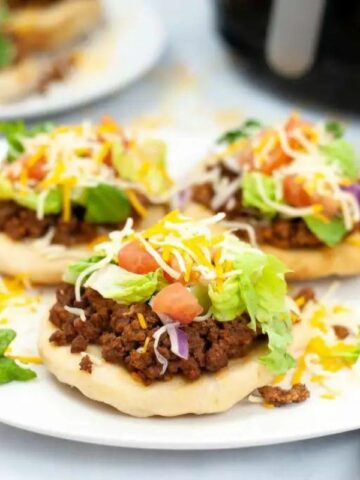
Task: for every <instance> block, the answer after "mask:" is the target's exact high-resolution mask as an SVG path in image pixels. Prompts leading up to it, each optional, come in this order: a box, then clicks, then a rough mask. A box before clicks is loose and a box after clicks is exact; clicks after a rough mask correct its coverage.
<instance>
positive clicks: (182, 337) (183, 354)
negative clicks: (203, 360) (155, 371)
mask: <svg viewBox="0 0 360 480" xmlns="http://www.w3.org/2000/svg"><path fill="white" fill-rule="evenodd" d="M165 332H167V333H168V335H169V338H170V344H171V351H172V352H173V353H174V354H175V355H176V356H178V357H179V358H183V359H184V360H187V359H188V358H189V343H188V339H187V335H186V333H185V332H184V331H183V330H181V328H179V324H178V323H166V324H165V325H163V326H162V327H160V328H159V330H157V331H156V332H155V333H154V334H153V338H154V339H155V342H154V352H155V356H156V359H157V361H158V362H159V363H160V364H161V365H162V370H161V375H164V373H165V372H166V369H167V367H168V363H169V362H168V361H167V359H166V358H165V357H164V356H163V355H161V353H160V352H159V350H158V346H159V341H160V338H161V336H162V334H163V333H165Z"/></svg>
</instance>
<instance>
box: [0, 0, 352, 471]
mask: <svg viewBox="0 0 360 480" xmlns="http://www.w3.org/2000/svg"><path fill="white" fill-rule="evenodd" d="M149 1H150V0H149ZM150 3H151V4H153V5H154V6H155V8H156V9H157V10H158V11H159V13H160V14H161V15H162V17H163V19H164V22H165V24H166V26H167V28H168V34H169V44H168V48H167V51H166V52H165V54H164V56H163V58H162V61H161V64H160V65H159V66H158V67H156V68H155V69H154V70H153V71H152V72H151V73H150V74H148V75H147V76H146V77H145V78H144V79H143V80H141V81H139V82H137V83H136V84H134V85H133V86H131V87H130V88H128V89H127V90H126V91H124V92H121V93H119V94H118V95H116V96H113V97H111V98H108V99H106V100H104V101H102V102H101V103H98V104H96V105H91V106H88V107H86V108H83V109H82V110H80V111H76V112H71V113H70V114H67V115H62V116H60V117H59V120H60V121H62V120H64V121H69V120H78V119H80V118H82V117H88V118H98V117H99V116H100V115H101V114H102V113H105V112H107V113H110V114H111V115H113V116H114V117H116V118H117V119H119V120H122V121H124V122H127V121H132V120H133V119H134V118H136V117H138V116H139V115H145V117H146V121H147V122H152V123H154V122H160V123H161V122H163V121H164V118H165V117H166V118H167V121H169V122H171V123H172V124H173V123H174V122H176V124H177V125H180V126H181V128H184V129H189V128H191V129H192V130H195V131H196V130H197V129H199V130H202V129H204V128H206V127H209V126H213V124H214V119H216V121H217V122H219V121H220V119H221V122H225V121H228V122H230V121H231V120H232V121H236V119H237V117H238V116H246V115H251V116H253V117H256V116H259V117H261V118H265V119H271V118H276V117H277V118H279V117H282V116H284V115H286V114H287V113H288V112H289V111H290V110H291V109H293V108H294V107H296V108H301V109H302V110H304V111H306V113H307V114H308V115H310V116H311V117H315V118H316V117H317V116H319V115H327V114H330V113H334V112H331V111H326V110H323V111H321V110H318V109H315V108H312V106H311V105H309V104H307V106H306V107H305V106H304V105H301V104H300V105H299V102H297V101H293V102H291V99H290V100H289V98H278V97H276V96H275V95H273V94H272V93H271V92H263V91H261V90H260V89H259V87H258V86H257V85H256V84H254V82H253V81H252V80H251V79H249V78H248V77H247V75H246V72H245V67H244V71H243V72H240V71H239V70H236V69H235V68H234V66H233V65H232V63H231V62H230V61H229V58H228V57H227V55H226V54H225V52H224V49H223V47H222V46H221V43H220V41H219V40H218V39H217V37H216V36H215V34H214V33H213V30H212V28H213V25H212V18H211V9H210V5H211V2H210V0H182V1H181V2H180V1H174V0H173V1H171V0H151V1H150ZM244 72H245V73H244ZM335 113H336V112H335ZM159 114H161V115H160V116H159ZM349 120H351V125H350V134H351V135H352V136H353V138H355V137H356V135H355V129H356V128H357V127H358V126H359V123H358V119H356V118H352V119H349ZM144 121H145V120H144ZM0 394H1V392H0ZM329 422H331V419H329ZM359 450H360V436H359V434H358V432H352V433H347V434H342V435H337V436H332V437H328V438H323V439H316V440H309V441H305V442H298V443H293V444H287V445H278V446H274V447H264V448H251V449H244V450H228V451H219V452H214V451H211V452H199V451H197V452H156V451H141V450H128V449H117V448H109V447H99V446H94V445H85V444H80V443H74V442H69V441H63V440H57V439H53V438H46V437H41V436H39V435H36V434H32V433H27V432H22V431H20V430H16V429H13V428H10V427H7V426H3V425H0V465H1V478H4V479H6V480H17V479H19V480H20V479H21V480H23V479H25V478H26V479H27V480H32V479H36V480H41V479H45V478H46V479H48V478H53V479H54V480H56V479H60V478H61V479H62V478H66V479H73V478H74V479H75V478H81V479H86V480H92V479H105V478H110V477H111V478H113V477H114V478H118V479H122V478H144V479H145V478H146V479H147V480H152V479H156V480H161V479H165V478H171V480H177V479H181V480H184V479H185V478H189V479H192V478H199V476H201V477H203V478H206V479H208V480H211V479H218V478H219V477H220V478H221V479H223V480H226V479H232V478H247V477H250V476H251V478H253V479H256V480H262V479H267V480H271V479H276V480H282V479H289V478H291V479H292V480H310V479H314V480H315V479H316V480H321V479H325V478H326V480H336V479H339V480H341V479H346V478H349V479H350V478H358V477H359V471H360V457H359Z"/></svg>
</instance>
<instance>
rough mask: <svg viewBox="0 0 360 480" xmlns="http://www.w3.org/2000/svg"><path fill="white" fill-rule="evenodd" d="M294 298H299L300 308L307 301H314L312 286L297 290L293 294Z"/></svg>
mask: <svg viewBox="0 0 360 480" xmlns="http://www.w3.org/2000/svg"><path fill="white" fill-rule="evenodd" d="M294 300H295V301H296V300H301V302H300V305H299V306H300V309H301V308H303V307H304V306H305V305H306V304H307V303H308V302H310V301H312V300H313V301H315V300H316V295H315V292H314V290H313V289H312V288H310V287H305V288H301V289H300V290H299V291H298V292H296V295H294Z"/></svg>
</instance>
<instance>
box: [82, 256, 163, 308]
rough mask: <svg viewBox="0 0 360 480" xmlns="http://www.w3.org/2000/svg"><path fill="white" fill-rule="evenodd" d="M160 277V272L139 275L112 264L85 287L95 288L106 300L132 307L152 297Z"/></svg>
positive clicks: (88, 281)
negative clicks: (109, 299)
mask: <svg viewBox="0 0 360 480" xmlns="http://www.w3.org/2000/svg"><path fill="white" fill-rule="evenodd" d="M158 275H159V270H157V271H156V272H152V273H148V274H146V275H138V274H135V273H131V272H128V271H127V270H124V269H123V268H120V267H119V266H117V265H113V264H110V265H107V266H106V267H104V268H102V269H100V270H98V271H97V272H95V273H93V274H92V275H91V276H90V278H89V279H88V280H87V281H86V283H85V286H87V287H91V288H93V289H94V290H96V291H97V292H99V293H100V295H101V296H102V297H104V298H111V299H112V300H116V301H117V302H119V303H123V304H126V305H130V304H132V303H140V302H146V301H147V300H149V299H150V298H151V297H152V295H153V294H154V293H155V291H156V289H157V286H158Z"/></svg>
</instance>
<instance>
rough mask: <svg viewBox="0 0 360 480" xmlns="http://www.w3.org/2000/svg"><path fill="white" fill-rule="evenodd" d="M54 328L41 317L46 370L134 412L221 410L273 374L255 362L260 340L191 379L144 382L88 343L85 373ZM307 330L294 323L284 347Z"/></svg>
mask: <svg viewBox="0 0 360 480" xmlns="http://www.w3.org/2000/svg"><path fill="white" fill-rule="evenodd" d="M55 330H56V328H55V327H54V325H52V324H51V323H50V321H49V320H48V319H47V318H46V319H44V321H43V324H42V327H41V331H40V339H39V351H40V354H41V356H42V358H43V360H44V363H45V366H46V367H47V368H48V370H49V371H50V372H51V373H52V374H53V375H55V377H56V378H57V379H58V380H59V381H60V382H62V383H65V384H67V385H70V386H72V387H75V388H77V389H78V390H80V391H81V392H82V393H83V394H84V395H85V396H86V397H89V398H91V399H93V400H97V401H99V402H103V403H106V404H108V405H111V406H112V407H114V408H116V409H117V410H119V411H120V412H123V413H126V414H128V415H132V416H135V417H149V416H154V415H160V416H164V417H174V416H178V415H185V414H189V413H191V414H196V415H202V414H208V413H217V412H223V411H226V410H228V409H230V408H231V407H232V406H234V405H235V404H236V403H238V402H239V401H240V400H242V399H244V398H245V397H247V396H248V395H249V394H250V393H251V392H252V391H254V390H255V389H256V388H259V387H262V386H264V385H267V384H268V383H269V382H271V381H272V379H273V375H272V374H271V373H270V372H269V371H268V370H267V369H266V367H264V366H263V365H261V364H260V363H259V362H258V359H259V357H260V356H262V355H263V354H264V353H265V352H266V348H265V346H264V345H259V346H258V347H256V348H254V349H253V350H252V351H251V352H250V353H249V354H248V355H247V356H246V357H244V358H240V359H236V360H232V361H231V362H230V363H229V365H228V366H227V367H225V368H224V369H222V370H221V371H220V372H218V373H216V374H203V375H202V376H201V378H200V379H199V380H196V381H194V382H189V381H186V380H184V379H183V378H181V377H179V376H177V377H174V378H173V379H172V380H170V381H168V382H155V383H153V384H151V385H150V386H145V385H143V384H142V383H140V382H139V381H136V380H134V379H133V377H132V376H131V375H130V374H129V373H128V371H127V370H126V369H125V368H123V367H121V366H118V365H112V364H110V363H107V362H105V361H104V360H103V359H102V358H101V352H100V348H99V347H96V346H92V347H90V348H88V352H87V354H89V355H90V359H91V360H92V362H93V364H92V373H91V374H89V373H88V372H84V371H82V370H80V362H81V359H82V357H83V355H84V354H75V353H71V352H70V347H69V346H64V347H57V346H55V345H53V344H51V343H50V342H49V337H50V335H51V334H52V333H53V332H54V331H55ZM310 334H311V329H310V326H309V325H308V324H307V323H305V322H299V323H298V324H296V325H295V326H294V328H293V343H292V345H291V347H290V349H289V351H290V352H291V353H293V354H295V353H296V352H301V351H302V350H303V349H304V347H305V346H306V344H307V343H308V340H309V338H310Z"/></svg>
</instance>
